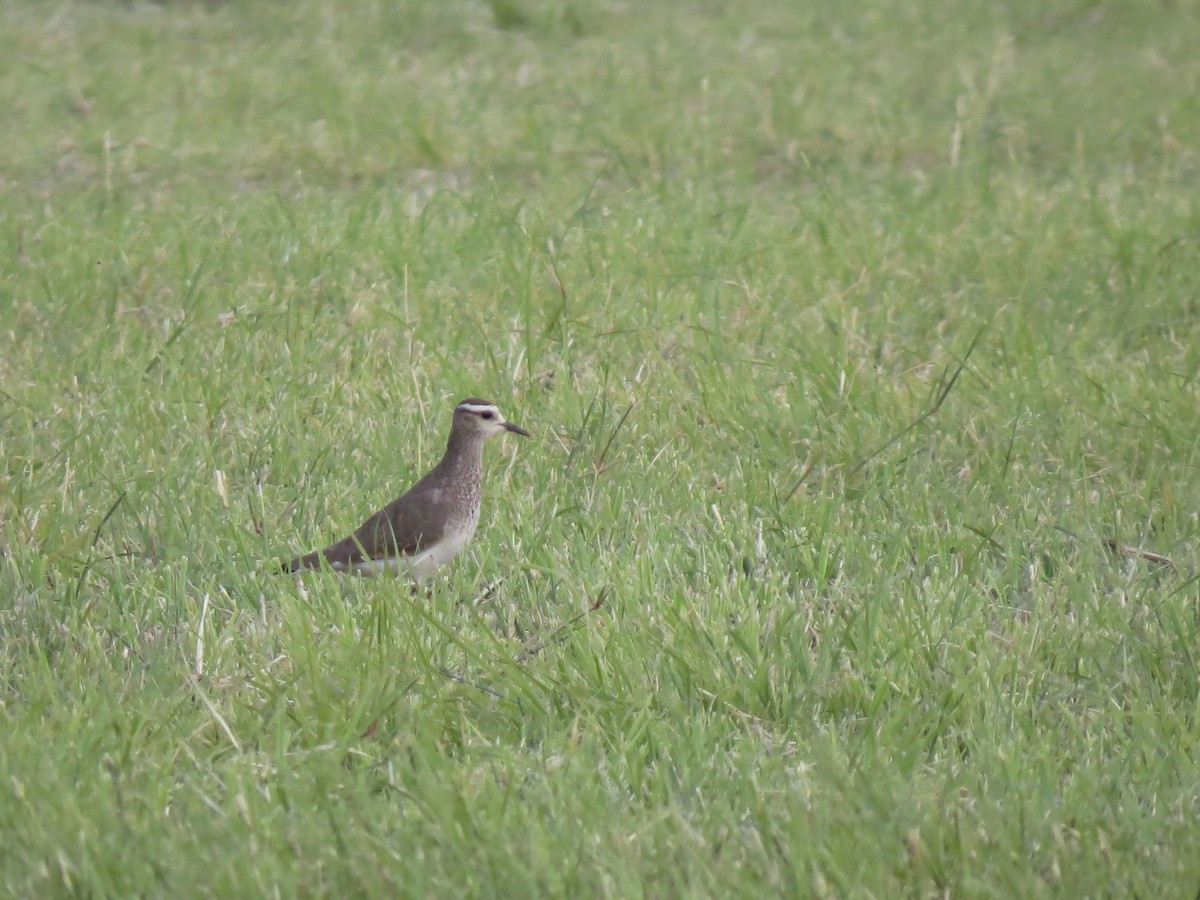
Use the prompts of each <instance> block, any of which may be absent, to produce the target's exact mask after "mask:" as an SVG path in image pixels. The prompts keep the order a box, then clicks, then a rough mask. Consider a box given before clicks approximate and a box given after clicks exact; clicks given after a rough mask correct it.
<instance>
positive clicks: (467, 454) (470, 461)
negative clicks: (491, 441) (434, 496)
mask: <svg viewBox="0 0 1200 900" xmlns="http://www.w3.org/2000/svg"><path fill="white" fill-rule="evenodd" d="M438 468H439V469H441V470H442V474H443V475H447V476H451V477H453V476H456V475H457V476H463V477H465V476H478V475H479V474H480V473H482V471H483V440H482V439H481V438H480V437H479V435H474V434H470V435H462V434H455V433H454V432H451V433H450V440H449V441H447V443H446V453H445V455H444V456H443V457H442V461H441V462H440V463H438Z"/></svg>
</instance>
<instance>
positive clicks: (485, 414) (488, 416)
mask: <svg viewBox="0 0 1200 900" xmlns="http://www.w3.org/2000/svg"><path fill="white" fill-rule="evenodd" d="M479 418H481V419H487V420H488V421H489V422H490V421H492V419H494V418H496V414H495V413H493V412H481V413H480V414H479Z"/></svg>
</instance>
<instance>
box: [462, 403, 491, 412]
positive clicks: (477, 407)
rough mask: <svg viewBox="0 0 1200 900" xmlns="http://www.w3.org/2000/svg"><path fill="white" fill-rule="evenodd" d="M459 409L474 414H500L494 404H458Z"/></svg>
mask: <svg viewBox="0 0 1200 900" xmlns="http://www.w3.org/2000/svg"><path fill="white" fill-rule="evenodd" d="M458 408H459V409H465V410H466V411H467V412H473V413H485V412H493V413H496V414H497V415H499V414H500V410H499V409H498V408H497V407H496V406H495V404H492V403H460V404H458Z"/></svg>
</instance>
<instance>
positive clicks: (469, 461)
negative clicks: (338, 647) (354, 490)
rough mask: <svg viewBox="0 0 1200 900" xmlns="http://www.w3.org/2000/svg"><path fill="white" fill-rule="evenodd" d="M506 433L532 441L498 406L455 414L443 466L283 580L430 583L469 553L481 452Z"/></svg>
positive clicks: (290, 567) (289, 568) (466, 405)
mask: <svg viewBox="0 0 1200 900" xmlns="http://www.w3.org/2000/svg"><path fill="white" fill-rule="evenodd" d="M505 431H511V432H514V433H515V434H522V435H525V436H526V437H528V435H529V432H527V431H525V429H523V428H520V427H518V426H516V425H513V424H511V423H509V422H506V421H504V417H503V416H501V415H500V410H499V409H497V408H496V406H495V404H493V403H489V402H488V401H486V400H480V399H478V398H474V397H472V398H470V399H467V400H464V401H463V402H462V403H460V404H458V406H456V407H455V409H454V422H453V424H452V425H451V428H450V439H449V440H448V441H447V443H446V452H445V454H444V455H443V456H442V459H441V461H440V462H439V463H438V464H437V465H436V466H434V468H433V469H432V470H431V471H430V472H429V474H427V475H426V476H425V477H424V478H422V479H421V480H420V481H418V482H417V483H416V484H415V485H413V486H412V488H411V489H410V490H409V491H408V492H407V493H405V494H404V495H403V496H401V497H398V498H397V499H395V500H393V501H392V502H391V503H389V504H388V505H387V506H385V507H384V508H383V509H381V510H379V511H378V512H376V513H375V514H374V515H372V516H371V517H370V518H368V519H367V520H366V521H365V522H363V523H362V525H360V526H359V527H358V528H357V529H355V531H354V533H353V534H351V535H349V536H347V537H345V538H343V539H342V540H340V541H338V542H336V543H334V544H330V545H329V546H328V547H325V548H324V549H323V550H314V551H313V552H312V553H307V554H305V555H304V556H298V557H296V558H295V559H293V560H291V561H290V562H288V563H285V564H284V565H283V571H284V572H300V571H302V570H304V569H319V568H321V566H322V564H325V565H328V566H329V568H331V569H334V570H335V571H349V572H354V573H355V574H359V575H373V574H375V573H377V572H382V571H384V570H385V569H391V570H394V571H396V572H400V573H404V574H408V575H410V576H411V577H412V578H414V579H415V580H417V581H420V580H423V579H425V578H427V577H428V576H429V575H430V574H432V573H433V571H434V570H436V569H437V568H439V567H440V566H442V565H444V564H446V563H447V562H449V561H450V560H451V559H453V558H454V557H455V556H456V555H458V553H459V552H460V551H461V550H462V549H463V548H464V547H466V545H467V544H468V543H469V542H470V540H471V538H472V536H473V535H474V534H475V527H476V526H477V525H478V524H479V506H480V500H481V498H482V481H483V444H484V442H485V441H486V440H487V439H488V438H489V437H492V436H494V435H497V434H502V433H504V432H505Z"/></svg>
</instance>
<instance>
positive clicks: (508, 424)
mask: <svg viewBox="0 0 1200 900" xmlns="http://www.w3.org/2000/svg"><path fill="white" fill-rule="evenodd" d="M504 427H505V428H507V429H508V430H509V431H511V432H512V433H513V434H523V435H524V436H525V437H529V432H528V431H526V430H525V429H524V428H522V427H521V426H520V425H514V424H513V423H512V422H505V423H504Z"/></svg>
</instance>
